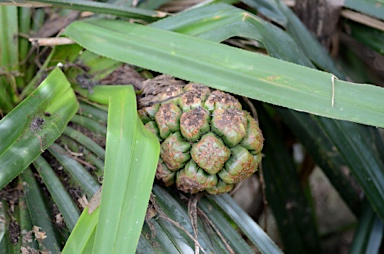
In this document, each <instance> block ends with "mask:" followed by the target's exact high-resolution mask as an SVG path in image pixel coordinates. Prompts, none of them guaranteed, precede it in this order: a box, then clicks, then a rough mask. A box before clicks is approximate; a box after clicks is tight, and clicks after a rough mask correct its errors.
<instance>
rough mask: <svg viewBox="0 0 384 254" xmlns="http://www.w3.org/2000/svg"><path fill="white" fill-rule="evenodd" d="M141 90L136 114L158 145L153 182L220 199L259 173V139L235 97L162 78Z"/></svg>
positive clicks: (260, 140) (251, 120)
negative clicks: (155, 180)
mask: <svg viewBox="0 0 384 254" xmlns="http://www.w3.org/2000/svg"><path fill="white" fill-rule="evenodd" d="M142 89H143V93H142V97H141V98H139V110H138V112H139V116H140V118H141V120H142V121H143V123H144V124H145V127H146V128H147V129H148V130H150V131H151V132H152V133H154V134H155V135H156V136H157V137H158V139H159V141H160V143H161V152H160V159H159V164H158V167H157V172H156V178H157V179H158V180H160V181H162V182H163V183H164V184H165V185H166V186H170V185H172V184H174V183H176V186H177V188H178V189H179V190H181V191H184V192H187V193H197V192H199V191H207V192H208V193H211V194H220V193H224V192H228V191H231V190H232V189H233V187H234V184H236V183H238V182H240V181H242V180H244V179H246V178H248V177H249V176H251V175H252V174H253V173H255V172H256V171H257V168H258V164H259V163H260V161H261V157H262V155H261V150H262V148H263V141H264V139H263V135H262V133H261V130H260V128H259V125H258V123H257V121H256V120H255V119H254V118H253V117H252V116H251V115H250V113H248V112H247V111H245V110H242V106H241V104H240V102H239V101H238V100H237V99H236V98H235V97H233V96H232V95H230V94H228V93H224V92H221V91H219V90H215V91H211V89H210V88H208V87H206V86H204V85H200V84H195V83H189V84H185V83H184V82H182V81H180V80H176V79H174V78H172V77H170V76H166V75H161V76H158V77H156V78H154V79H151V80H147V81H144V82H143V84H142Z"/></svg>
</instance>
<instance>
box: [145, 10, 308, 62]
mask: <svg viewBox="0 0 384 254" xmlns="http://www.w3.org/2000/svg"><path fill="white" fill-rule="evenodd" d="M150 26H151V27H156V28H161V29H165V30H172V31H175V32H178V33H182V34H188V35H193V36H196V37H199V38H202V39H206V40H211V41H216V42H220V41H224V40H226V39H228V38H231V37H242V38H248V39H252V40H257V41H259V42H261V44H262V47H265V49H266V50H267V51H268V54H269V55H270V56H272V57H275V58H279V59H282V60H286V61H289V62H293V63H297V64H300V65H305V66H313V65H312V64H311V62H310V61H309V60H308V59H307V57H306V56H305V55H304V54H303V52H302V51H301V49H300V48H299V47H298V46H297V44H296V43H295V42H294V41H293V40H292V38H291V37H290V36H289V35H288V34H287V33H285V32H284V31H283V30H281V29H280V28H277V27H276V26H274V25H272V24H270V23H268V22H266V21H264V20H262V19H261V18H260V17H258V16H256V15H253V14H251V13H249V12H246V11H244V10H242V9H239V8H235V7H233V6H231V5H227V4H214V5H209V6H204V7H201V8H196V9H192V10H188V11H185V12H181V13H179V14H177V15H175V16H173V17H169V18H166V19H163V20H160V21H158V22H155V23H152V24H151V25H150Z"/></svg>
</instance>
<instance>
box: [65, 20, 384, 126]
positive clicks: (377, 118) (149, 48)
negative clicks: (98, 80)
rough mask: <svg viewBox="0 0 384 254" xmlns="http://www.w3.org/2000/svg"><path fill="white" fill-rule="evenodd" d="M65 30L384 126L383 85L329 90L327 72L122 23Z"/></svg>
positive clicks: (92, 43) (242, 90)
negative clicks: (333, 99) (333, 96)
mask: <svg viewBox="0 0 384 254" xmlns="http://www.w3.org/2000/svg"><path fill="white" fill-rule="evenodd" d="M107 30H108V31H107ZM84 31H88V32H84ZM123 31H124V32H123ZM65 34H66V35H67V36H69V37H70V38H72V39H74V40H75V41H76V42H78V43H79V44H81V45H83V46H85V47H86V48H88V49H89V50H91V51H94V52H97V53H98V54H100V55H104V56H108V57H110V58H113V59H118V60H120V61H123V62H128V63H131V64H135V65H138V66H141V67H145V68H149V69H152V70H156V71H159V72H163V73H166V74H170V75H174V76H176V77H179V78H183V79H187V80H190V81H193V82H198V83H203V84H206V85H208V86H211V87H214V88H217V89H220V90H224V91H228V92H232V93H235V94H239V95H243V96H247V97H250V98H253V99H257V100H261V101H265V102H269V103H272V104H275V105H282V106H285V107H289V108H293V109H296V110H299V111H305V112H309V113H313V114H317V115H321V116H326V117H332V118H335V119H345V120H349V121H355V122H360V123H365V124H369V125H373V126H380V127H384V122H383V121H382V120H381V119H383V116H384V105H383V104H384V102H383V101H382V98H383V97H384V89H381V88H378V87H374V86H370V85H362V84H353V83H349V82H345V81H341V80H335V81H334V87H335V90H333V91H332V75H331V74H328V73H324V72H320V71H316V70H312V69H308V68H305V67H302V66H298V65H294V64H291V63H287V62H283V61H280V60H276V59H272V58H270V57H265V56H262V55H258V54H254V53H251V52H246V51H244V50H240V49H235V48H231V47H228V46H225V45H220V44H217V43H213V42H209V41H204V40H201V39H198V38H193V37H189V36H184V35H180V34H176V33H172V32H167V31H163V30H158V29H154V28H150V27H144V26H139V25H133V24H127V23H125V22H118V21H106V20H88V21H82V22H74V23H72V24H71V25H70V26H69V27H67V29H66V31H65ZM100 40H101V41H102V43H101V44H99V43H97V41H100ZM106 43H108V45H109V47H105V44H106ZM276 70H278V71H276ZM303 73H305V74H306V75H303ZM233 84H241V86H240V85H237V86H236V85H233ZM281 94H283V95H284V96H281ZM333 94H335V97H336V99H335V103H334V104H335V106H334V107H332V95H333ZM368 98H369V99H368Z"/></svg>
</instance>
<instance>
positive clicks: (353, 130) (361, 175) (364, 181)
mask: <svg viewBox="0 0 384 254" xmlns="http://www.w3.org/2000/svg"><path fill="white" fill-rule="evenodd" d="M315 119H316V121H317V122H318V123H319V125H320V126H321V128H322V129H323V130H324V132H325V133H326V134H327V135H328V137H329V139H330V140H331V141H332V143H333V145H334V146H335V147H336V148H337V150H338V151H339V152H340V154H341V156H342V157H343V158H344V161H345V162H346V163H347V165H348V167H349V168H350V170H351V173H352V175H353V176H354V177H355V179H356V181H357V182H358V183H359V184H360V186H361V187H362V188H363V189H364V192H365V195H366V196H367V198H368V200H369V201H370V203H371V206H372V208H373V209H374V211H375V212H376V213H377V215H378V216H379V217H380V218H381V220H383V221H384V185H383V179H384V171H383V168H384V162H383V160H382V159H381V158H380V157H379V156H377V154H376V153H375V150H374V149H375V148H374V139H372V138H370V135H369V132H368V131H367V129H366V126H362V125H359V124H354V123H350V122H345V121H333V120H332V119H327V118H323V117H316V118H315ZM376 131H377V130H376Z"/></svg>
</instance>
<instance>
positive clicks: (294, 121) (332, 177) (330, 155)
mask: <svg viewBox="0 0 384 254" xmlns="http://www.w3.org/2000/svg"><path fill="white" fill-rule="evenodd" d="M274 109H276V111H277V113H278V114H279V116H280V117H281V118H282V119H283V121H284V123H285V124H286V125H287V126H288V127H289V128H290V129H291V131H292V132H293V133H294V134H295V136H296V137H297V138H298V139H299V140H300V142H301V143H302V144H303V145H304V147H305V149H306V150H307V151H308V153H309V154H310V155H311V156H312V157H313V159H314V160H315V162H316V163H317V164H318V165H319V166H320V168H321V169H322V170H323V171H324V173H325V174H326V175H327V178H328V179H329V181H330V182H331V183H332V185H333V186H334V187H335V189H336V190H337V191H338V192H339V194H340V196H341V197H342V198H343V200H344V201H345V202H346V204H347V205H348V206H349V208H350V209H351V210H352V211H353V212H354V214H355V215H360V213H361V198H360V195H361V194H360V191H359V189H357V188H356V186H355V181H354V179H351V177H348V176H347V175H346V174H345V172H343V168H344V167H345V166H346V165H345V162H344V159H343V158H342V157H341V155H340V153H339V152H338V150H335V148H334V145H333V143H332V141H331V140H330V139H329V138H328V136H327V135H326V134H325V133H324V131H323V130H322V128H321V126H320V125H319V124H318V123H317V121H316V120H315V118H316V116H313V115H309V114H305V113H300V112H295V111H293V110H289V109H284V108H279V107H275V108H274ZM346 149H348V148H346Z"/></svg>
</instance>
